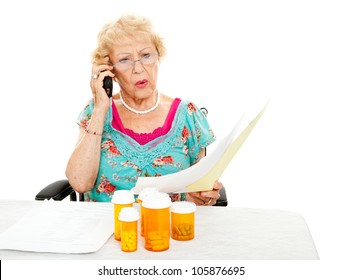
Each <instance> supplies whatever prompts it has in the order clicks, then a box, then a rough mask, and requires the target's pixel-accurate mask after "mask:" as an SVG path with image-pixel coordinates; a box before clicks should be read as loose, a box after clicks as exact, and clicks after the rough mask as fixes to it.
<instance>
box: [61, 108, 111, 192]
mask: <svg viewBox="0 0 342 280" xmlns="http://www.w3.org/2000/svg"><path fill="white" fill-rule="evenodd" d="M105 116H106V113H105V112H104V111H100V110H96V109H94V111H93V114H92V117H91V120H90V121H89V124H88V126H87V129H88V132H86V131H85V129H83V128H81V129H80V135H79V140H78V142H77V145H76V147H75V149H74V151H73V153H72V154H71V156H70V159H69V161H68V164H67V168H66V172H65V173H66V176H67V178H68V180H69V183H70V185H71V186H72V187H73V188H74V189H75V190H76V191H77V192H79V193H83V192H86V191H89V190H91V189H92V188H93V186H94V184H95V181H96V178H97V174H98V170H99V165H100V153H101V137H102V136H101V135H99V134H102V133H103V124H104V120H105ZM92 132H96V135H94V134H92Z"/></svg>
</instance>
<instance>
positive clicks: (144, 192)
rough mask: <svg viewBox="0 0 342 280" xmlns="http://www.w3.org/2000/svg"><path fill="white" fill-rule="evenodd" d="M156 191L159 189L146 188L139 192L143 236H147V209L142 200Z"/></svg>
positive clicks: (141, 233)
mask: <svg viewBox="0 0 342 280" xmlns="http://www.w3.org/2000/svg"><path fill="white" fill-rule="evenodd" d="M156 192H157V190H156V189H155V188H145V189H143V190H141V191H140V192H139V195H138V198H137V202H138V203H139V205H140V235H141V236H145V226H144V218H145V209H144V207H143V206H142V202H143V200H144V199H145V198H146V197H147V196H148V195H151V194H153V193H156ZM166 195H167V194H166Z"/></svg>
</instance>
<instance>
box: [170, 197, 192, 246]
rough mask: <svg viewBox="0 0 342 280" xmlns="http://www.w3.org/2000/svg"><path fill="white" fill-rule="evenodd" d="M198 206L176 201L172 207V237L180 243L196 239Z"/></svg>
mask: <svg viewBox="0 0 342 280" xmlns="http://www.w3.org/2000/svg"><path fill="white" fill-rule="evenodd" d="M195 211H196V204H195V203H193V202H189V201H176V202H173V203H172V206H171V237H172V239H175V240H179V241H186V240H191V239H193V238H194V237H195Z"/></svg>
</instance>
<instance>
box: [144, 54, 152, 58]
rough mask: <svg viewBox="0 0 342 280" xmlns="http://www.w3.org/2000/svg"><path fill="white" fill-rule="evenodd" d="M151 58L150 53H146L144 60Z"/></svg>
mask: <svg viewBox="0 0 342 280" xmlns="http://www.w3.org/2000/svg"><path fill="white" fill-rule="evenodd" d="M150 56H151V54H150V53H146V54H144V55H143V57H144V58H149V57H150Z"/></svg>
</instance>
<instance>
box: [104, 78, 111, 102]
mask: <svg viewBox="0 0 342 280" xmlns="http://www.w3.org/2000/svg"><path fill="white" fill-rule="evenodd" d="M103 88H104V89H105V91H106V93H107V95H108V97H109V98H110V97H112V95H113V80H112V77H109V76H107V77H105V78H104V79H103Z"/></svg>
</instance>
